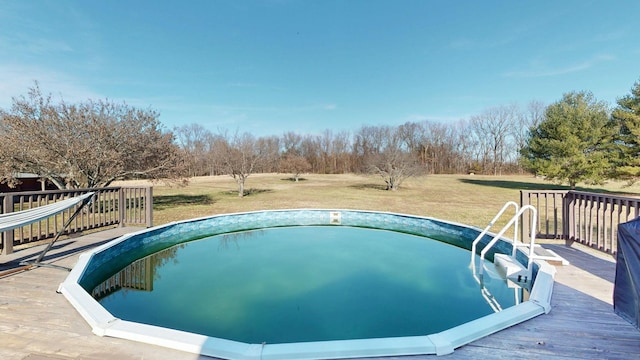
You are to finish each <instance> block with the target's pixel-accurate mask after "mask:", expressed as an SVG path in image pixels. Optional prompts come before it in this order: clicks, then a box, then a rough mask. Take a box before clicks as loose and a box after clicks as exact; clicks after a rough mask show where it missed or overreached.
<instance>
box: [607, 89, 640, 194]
mask: <svg viewBox="0 0 640 360" xmlns="http://www.w3.org/2000/svg"><path fill="white" fill-rule="evenodd" d="M617 102H618V106H617V107H616V109H615V110H614V111H613V113H612V114H611V115H612V119H613V121H614V122H615V123H616V125H617V126H618V128H619V132H618V137H617V141H616V145H617V147H618V150H619V151H618V154H619V158H618V159H617V166H616V169H615V176H616V177H617V178H620V179H625V180H629V181H630V182H635V181H637V180H638V178H640V81H639V82H637V83H635V84H634V86H633V88H632V89H631V94H629V95H626V96H625V97H623V98H621V99H618V101H617Z"/></svg>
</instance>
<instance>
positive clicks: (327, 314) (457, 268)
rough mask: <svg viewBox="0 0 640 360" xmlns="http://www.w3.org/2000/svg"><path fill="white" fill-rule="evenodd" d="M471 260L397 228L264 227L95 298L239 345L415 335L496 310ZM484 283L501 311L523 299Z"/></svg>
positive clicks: (152, 262) (136, 266)
mask: <svg viewBox="0 0 640 360" xmlns="http://www.w3.org/2000/svg"><path fill="white" fill-rule="evenodd" d="M469 263H470V253H469V251H468V250H465V249H462V248H459V247H456V246H453V245H449V244H447V243H444V242H440V241H437V240H433V239H429V238H425V237H420V236H414V235H409V234H405V233H399V232H392V231H386V230H374V229H366V228H354V227H346V226H299V227H285V228H268V229H262V230H254V231H244V232H238V233H233V234H226V235H217V236H212V237H208V238H205V239H201V240H197V241H192V242H187V243H183V244H180V245H176V246H174V247H172V248H169V249H166V250H163V251H161V252H158V253H156V254H153V255H151V256H149V257H146V258H143V259H140V260H138V261H136V262H135V263H132V264H131V265H129V266H127V267H126V268H125V269H121V270H119V271H118V272H117V273H116V274H114V275H113V276H112V277H111V278H110V279H108V280H106V281H104V282H103V283H102V284H100V285H99V286H98V287H96V289H94V291H93V295H94V297H95V298H96V299H98V300H99V302H100V303H101V304H102V306H103V307H105V308H106V309H107V310H108V311H109V312H111V314H113V315H114V316H115V317H118V318H121V319H125V320H129V321H134V322H141V323H146V324H151V325H157V326H161V327H167V328H172V329H177V330H184V331H188V332H192V333H199V334H202V335H207V336H211V337H217V338H224V339H230V340H236V341H241V342H246V343H268V344H272V343H291V342H304V341H326V340H346V339H364V338H383V337H403V336H418V335H427V334H433V333H437V332H440V331H443V330H445V329H449V328H452V327H454V326H457V325H460V324H463V323H466V322H468V321H471V320H474V319H477V318H479V317H482V316H484V315H487V314H490V313H493V312H494V309H493V308H492V307H491V306H490V305H489V303H488V302H487V300H486V299H485V297H483V296H482V289H481V286H480V284H479V283H478V282H477V281H476V279H474V276H473V273H472V270H471V268H470V267H469ZM483 285H484V287H485V289H486V290H488V291H489V292H490V293H491V295H492V296H493V297H494V298H495V299H496V300H497V302H498V303H499V304H500V305H501V307H502V308H507V307H509V306H512V305H514V304H515V303H516V301H520V300H519V298H520V297H521V296H522V289H513V288H508V287H507V285H506V283H505V282H504V281H501V280H499V279H492V278H491V277H489V276H485V277H484V279H483ZM485 292H486V291H485Z"/></svg>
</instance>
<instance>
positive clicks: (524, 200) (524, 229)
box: [518, 190, 531, 243]
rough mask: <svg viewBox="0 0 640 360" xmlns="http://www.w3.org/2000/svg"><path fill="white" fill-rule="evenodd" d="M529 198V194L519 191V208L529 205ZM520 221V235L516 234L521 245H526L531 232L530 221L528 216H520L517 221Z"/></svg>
mask: <svg viewBox="0 0 640 360" xmlns="http://www.w3.org/2000/svg"><path fill="white" fill-rule="evenodd" d="M530 197H531V193H529V192H527V191H522V190H520V207H523V206H526V205H530V202H531V200H530ZM519 221H520V224H521V225H520V234H518V236H519V237H520V240H521V241H522V242H523V243H526V241H528V240H529V237H530V235H529V233H530V232H531V230H530V229H531V224H530V222H531V219H530V218H529V217H528V216H524V215H523V216H521V218H520V219H519Z"/></svg>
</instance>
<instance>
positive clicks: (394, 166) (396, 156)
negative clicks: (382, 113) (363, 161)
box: [361, 126, 421, 191]
mask: <svg viewBox="0 0 640 360" xmlns="http://www.w3.org/2000/svg"><path fill="white" fill-rule="evenodd" d="M361 134H362V135H363V138H362V139H364V138H369V139H371V140H373V141H372V143H371V145H374V146H373V147H372V148H370V152H369V154H368V156H367V166H368V168H369V171H370V172H371V173H374V174H378V175H380V177H382V179H383V180H384V182H385V184H386V188H387V190H391V191H396V190H398V188H400V185H401V184H402V182H403V181H404V180H406V179H407V178H409V177H411V176H414V175H416V174H417V173H418V172H419V171H420V169H421V167H420V165H419V163H418V161H417V159H416V157H415V156H414V154H412V153H411V152H409V151H408V148H407V144H406V142H404V141H403V137H402V133H401V131H400V130H399V128H392V127H387V126H382V127H376V128H372V127H367V128H366V129H365V128H363V129H361ZM365 142H366V141H365Z"/></svg>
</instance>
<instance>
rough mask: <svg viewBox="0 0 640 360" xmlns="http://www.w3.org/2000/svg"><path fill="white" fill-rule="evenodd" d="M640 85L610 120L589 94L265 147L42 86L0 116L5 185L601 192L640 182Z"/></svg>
mask: <svg viewBox="0 0 640 360" xmlns="http://www.w3.org/2000/svg"><path fill="white" fill-rule="evenodd" d="M639 84H640V83H636V84H635V85H634V87H633V88H632V91H631V94H629V95H626V96H624V97H622V98H620V99H619V100H618V106H617V107H616V108H615V109H614V110H613V111H611V110H609V108H608V107H607V105H606V104H605V103H603V102H600V101H597V100H596V99H595V98H594V97H593V95H592V94H591V93H589V92H572V93H568V94H565V95H564V96H563V98H562V99H561V100H559V101H558V102H556V103H554V104H551V105H549V106H546V105H545V104H543V103H541V102H539V101H532V102H530V103H529V104H527V105H526V106H525V107H520V106H517V105H502V106H497V107H492V108H488V109H485V110H484V111H482V112H481V113H480V114H477V115H474V116H471V117H469V118H468V119H461V120H459V121H456V122H452V123H439V122H434V121H428V120H425V121H416V122H406V123H404V124H401V125H398V126H389V125H379V126H376V125H363V126H361V127H360V128H358V129H356V130H355V131H353V132H350V131H334V130H331V129H327V130H325V131H323V132H322V133H320V134H299V133H296V132H291V131H285V132H284V133H283V134H281V135H272V136H263V137H256V136H254V135H252V134H250V133H247V132H240V131H235V132H229V131H228V130H217V131H216V132H213V131H211V130H210V129H207V128H205V127H203V126H202V125H199V124H189V125H184V126H180V127H176V128H174V129H171V130H168V129H166V128H165V127H163V126H162V124H161V123H160V122H159V120H158V117H159V114H158V113H157V112H156V111H154V110H151V109H147V110H144V109H137V108H135V107H131V106H128V105H126V104H124V103H122V104H120V103H114V102H112V101H109V100H98V101H94V100H87V101H85V102H81V103H76V104H68V103H66V102H64V101H59V102H54V101H53V100H52V99H51V96H50V95H45V94H42V92H41V91H40V89H39V87H38V84H37V83H36V84H35V86H34V87H32V88H31V89H29V92H28V93H27V95H23V96H19V97H16V98H13V99H12V100H13V102H12V106H11V108H10V109H7V110H2V109H0V181H2V182H7V183H9V184H13V183H15V182H16V181H18V179H16V176H15V174H17V173H21V172H30V173H35V174H38V175H39V176H42V177H44V178H46V179H48V180H49V181H51V182H52V183H54V184H55V185H56V186H58V187H59V188H64V187H75V188H82V187H100V186H108V185H109V184H110V183H111V182H113V181H115V180H120V179H129V178H145V179H160V178H162V179H173V180H176V181H179V180H182V179H185V178H189V177H192V176H202V175H229V176H231V177H232V178H233V179H234V180H235V181H236V182H237V185H238V194H239V195H240V196H242V195H243V194H244V185H245V181H246V179H247V178H248V177H249V176H250V175H251V174H254V173H274V172H280V173H288V174H291V178H292V179H293V180H295V181H298V179H299V178H300V176H301V174H304V173H317V174H344V173H372V174H377V175H380V178H381V180H382V181H384V183H385V185H386V188H387V189H388V190H396V189H398V187H399V186H400V185H401V184H402V182H403V181H404V180H405V179H406V178H407V177H410V176H414V175H418V174H460V173H476V174H491V175H501V174H505V173H524V172H532V173H534V174H537V175H540V176H544V177H546V178H547V179H549V180H553V181H558V182H568V183H569V184H570V185H572V186H575V184H576V183H577V182H580V181H585V182H592V183H597V182H601V181H603V180H604V179H607V178H625V179H627V180H633V179H636V178H637V177H638V176H640V171H639V170H638V169H640V158H639V155H640V145H639V144H638V140H637V138H638V136H639V135H640V120H639V117H640V115H639V114H640V105H639V101H640V100H639V99H640V85H639Z"/></svg>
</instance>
